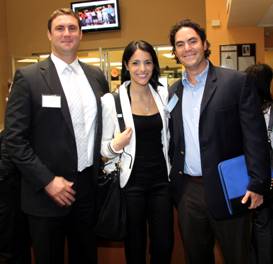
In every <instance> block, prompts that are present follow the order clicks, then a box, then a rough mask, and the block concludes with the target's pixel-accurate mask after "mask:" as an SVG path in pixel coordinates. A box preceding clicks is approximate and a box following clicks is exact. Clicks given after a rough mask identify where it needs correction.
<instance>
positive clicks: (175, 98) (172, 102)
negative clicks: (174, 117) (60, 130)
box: [166, 94, 178, 113]
mask: <svg viewBox="0 0 273 264" xmlns="http://www.w3.org/2000/svg"><path fill="white" fill-rule="evenodd" d="M177 102H178V96H177V95H176V94H174V95H173V96H172V98H171V100H170V101H169V103H168V104H167V106H166V110H167V111H168V112H169V113H171V111H172V110H173V109H174V107H175V106H176V104H177Z"/></svg>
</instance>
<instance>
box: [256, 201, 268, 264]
mask: <svg viewBox="0 0 273 264" xmlns="http://www.w3.org/2000/svg"><path fill="white" fill-rule="evenodd" d="M252 233H253V235H252V248H251V249H252V251H251V263H252V264H272V263H273V205H272V202H271V203H265V204H264V205H262V206H261V207H259V208H257V209H256V210H255V211H254V212H253V227H252Z"/></svg>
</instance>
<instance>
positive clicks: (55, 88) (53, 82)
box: [40, 58, 75, 137]
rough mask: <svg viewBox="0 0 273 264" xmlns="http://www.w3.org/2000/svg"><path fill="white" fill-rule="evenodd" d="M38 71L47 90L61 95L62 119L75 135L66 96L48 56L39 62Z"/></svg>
mask: <svg viewBox="0 0 273 264" xmlns="http://www.w3.org/2000/svg"><path fill="white" fill-rule="evenodd" d="M40 72H41V75H42V76H43V78H44V80H45V82H46V84H47V86H48V88H49V90H51V92H52V94H56V95H60V96H61V111H62V114H63V116H64V119H65V121H66V123H67V125H68V127H69V131H70V133H71V134H72V135H73V137H75V135H74V130H73V125H72V120H71V116H70V112H69V108H68V104H67V101H66V97H65V94H64V91H63V88H62V85H61V82H60V79H59V77H58V73H57V70H56V68H55V65H54V63H53V62H52V60H51V59H50V58H48V59H47V60H45V61H44V62H41V65H40Z"/></svg>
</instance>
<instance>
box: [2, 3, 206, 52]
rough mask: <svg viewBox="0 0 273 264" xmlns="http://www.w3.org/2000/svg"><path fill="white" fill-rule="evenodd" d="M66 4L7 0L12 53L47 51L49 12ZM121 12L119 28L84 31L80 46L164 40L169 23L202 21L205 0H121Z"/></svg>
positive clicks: (166, 36)
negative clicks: (115, 29) (183, 18)
mask: <svg viewBox="0 0 273 264" xmlns="http://www.w3.org/2000/svg"><path fill="white" fill-rule="evenodd" d="M69 6H70V1H65V0H54V1H53V0H51V1H42V0H24V1H18V0H8V1H7V13H8V14H9V16H8V31H9V43H10V52H11V54H12V55H13V56H28V55H31V54H32V53H44V52H48V51H49V44H48V40H47V37H46V23H47V19H48V16H49V15H50V13H51V12H52V11H53V10H54V9H56V8H59V7H69ZM120 13H121V30H120V31H115V32H114V31H112V32H95V33H93V32H92V33H91V32H89V33H87V34H85V35H84V38H83V41H82V44H81V47H80V48H81V49H83V50H86V49H93V48H98V47H103V48H105V47H107V48H111V47H124V46H125V45H126V44H127V43H128V42H129V41H131V40H133V39H139V38H142V39H145V40H147V41H149V42H151V43H152V44H166V43H168V32H169V29H170V27H171V25H172V24H174V23H175V22H176V21H177V20H179V19H180V18H182V17H190V18H192V19H194V20H197V21H198V22H199V23H201V24H202V25H205V0H191V1H186V0H172V1H166V0H159V1H151V0H137V1H136V0H120Z"/></svg>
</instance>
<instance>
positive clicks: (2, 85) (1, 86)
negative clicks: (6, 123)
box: [0, 0, 10, 129]
mask: <svg viewBox="0 0 273 264" xmlns="http://www.w3.org/2000/svg"><path fill="white" fill-rule="evenodd" d="M0 6H1V8H0V39H1V41H0V129H2V127H3V112H4V108H5V97H6V95H7V81H8V78H9V70H10V68H9V65H10V64H9V62H10V58H9V56H8V42H7V28H6V12H5V7H6V4H5V0H0Z"/></svg>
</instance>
